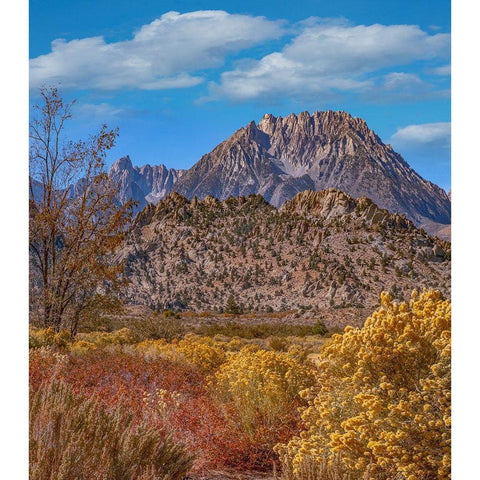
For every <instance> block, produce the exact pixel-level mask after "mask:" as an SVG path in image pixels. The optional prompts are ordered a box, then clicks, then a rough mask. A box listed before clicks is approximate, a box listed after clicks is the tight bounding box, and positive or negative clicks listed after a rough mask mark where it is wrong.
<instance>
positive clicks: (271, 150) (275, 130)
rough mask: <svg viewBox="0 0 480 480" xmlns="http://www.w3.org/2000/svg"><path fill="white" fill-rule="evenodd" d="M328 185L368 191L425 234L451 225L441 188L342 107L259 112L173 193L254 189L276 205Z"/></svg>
mask: <svg viewBox="0 0 480 480" xmlns="http://www.w3.org/2000/svg"><path fill="white" fill-rule="evenodd" d="M330 187H333V188H338V189H340V190H342V191H344V192H346V193H348V194H349V195H351V196H353V197H355V198H358V197H360V196H367V197H368V198H371V199H372V200H373V201H374V202H375V203H376V204H377V205H378V206H379V207H381V208H386V209H388V210H390V211H392V212H397V213H402V214H405V215H407V217H408V218H410V219H411V220H412V221H413V222H414V223H415V224H416V225H417V226H423V225H425V226H426V227H427V228H429V230H430V231H435V230H438V229H439V228H443V227H445V225H448V224H450V199H449V197H448V195H447V194H446V192H445V191H444V190H442V189H441V188H440V187H438V186H437V185H435V184H433V183H431V182H429V181H427V180H425V179H423V178H422V177H421V176H420V175H418V174H417V173H416V172H415V171H414V170H413V169H412V168H411V167H410V166H409V165H408V164H407V163H406V162H405V160H404V159H403V158H402V157H401V155H399V154H398V153H396V152H395V151H394V150H393V148H392V147H391V146H390V145H385V144H384V143H383V142H382V141H381V139H380V138H379V137H378V136H377V135H376V134H375V133H374V132H373V131H372V130H371V129H369V128H368V126H367V124H366V123H365V121H364V120H362V119H359V118H354V117H352V116H351V115H350V114H348V113H346V112H333V111H326V112H315V113H313V115H310V114H309V113H308V112H303V113H301V114H299V115H295V114H291V115H288V116H287V117H284V118H282V117H274V116H273V115H270V114H268V115H265V116H264V117H263V118H262V120H261V121H260V122H259V123H258V125H257V124H256V123H255V122H250V123H249V124H248V125H247V126H246V127H243V128H241V129H240V130H238V131H237V132H235V133H234V134H233V135H232V136H231V137H230V138H228V139H227V140H225V141H224V142H222V143H221V144H220V145H218V146H217V147H215V148H214V149H213V150H212V151H211V152H210V153H208V154H206V155H204V156H203V157H202V158H201V159H200V160H199V161H198V162H197V163H196V164H195V165H194V166H193V167H192V168H190V169H189V170H187V171H186V172H185V173H184V174H183V175H182V176H181V178H180V179H179V180H178V181H177V182H176V183H175V185H174V187H173V190H174V191H176V192H178V193H180V194H181V195H184V196H185V197H187V198H189V199H192V198H193V197H194V196H197V197H198V198H200V199H202V198H204V197H206V196H207V195H212V196H214V197H216V198H218V199H220V200H223V199H226V198H228V197H230V196H238V195H250V194H260V195H262V196H263V197H264V198H265V199H266V200H267V201H268V202H270V203H271V204H272V205H274V206H277V207H278V206H280V205H282V204H283V203H284V202H285V201H286V200H289V199H291V198H292V197H293V196H294V195H295V194H296V193H298V192H301V191H304V190H307V189H312V190H323V189H327V188H330ZM437 224H440V225H437Z"/></svg>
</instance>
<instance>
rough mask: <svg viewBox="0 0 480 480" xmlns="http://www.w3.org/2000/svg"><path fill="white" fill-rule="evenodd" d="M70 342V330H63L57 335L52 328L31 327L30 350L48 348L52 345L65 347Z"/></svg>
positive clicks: (29, 336)
mask: <svg viewBox="0 0 480 480" xmlns="http://www.w3.org/2000/svg"><path fill="white" fill-rule="evenodd" d="M70 341H71V335H70V332H69V331H68V330H61V331H60V332H58V333H57V332H55V330H54V329H53V328H52V327H49V328H35V327H32V326H30V327H29V335H28V344H29V347H30V348H40V347H48V346H52V345H55V346H57V347H65V346H66V345H67V344H68V343H69V342H70Z"/></svg>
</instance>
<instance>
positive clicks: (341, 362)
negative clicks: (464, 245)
mask: <svg viewBox="0 0 480 480" xmlns="http://www.w3.org/2000/svg"><path fill="white" fill-rule="evenodd" d="M450 312H451V305H450V302H449V301H446V300H443V299H442V298H441V295H440V293H439V292H436V291H424V292H423V293H422V294H421V295H418V294H417V293H416V292H414V293H413V294H412V299H411V301H410V302H409V303H408V304H407V303H402V304H397V303H393V302H392V301H391V297H390V295H388V294H386V293H383V294H382V296H381V307H380V308H379V309H378V310H377V311H376V312H374V313H373V315H372V316H371V317H370V318H368V319H367V321H366V322H365V325H364V327H363V328H359V329H355V328H352V327H347V328H346V329H345V333H344V334H343V335H334V336H333V337H332V339H331V341H330V342H329V343H328V344H326V345H325V346H324V347H323V349H322V350H321V352H320V358H319V359H318V360H319V376H318V379H317V382H316V385H315V386H314V387H313V388H312V389H310V390H309V391H308V392H305V396H306V398H307V399H308V401H309V403H308V406H307V407H306V408H305V409H304V411H303V413H302V418H303V420H304V423H305V425H306V430H305V431H303V432H302V433H301V434H300V436H297V437H294V438H293V439H292V440H291V441H290V442H288V443H286V444H283V445H279V446H278V447H277V448H276V450H277V451H278V453H279V455H280V458H281V459H282V461H283V463H284V465H285V466H286V468H291V469H292V472H293V473H294V474H295V475H296V474H297V473H298V476H296V477H295V478H298V479H300V478H302V477H301V476H300V473H299V472H300V470H301V468H302V464H303V463H304V462H305V461H306V460H305V459H308V458H313V459H314V460H315V459H316V460H317V461H318V462H322V461H323V460H322V459H323V456H324V452H325V450H327V451H328V452H329V454H330V455H331V456H332V457H333V455H335V454H340V455H341V456H342V463H343V464H344V466H345V467H346V469H347V470H348V471H349V473H350V475H351V477H352V478H361V477H362V476H363V474H364V472H365V471H366V470H367V468H370V473H369V478H372V479H390V478H397V476H398V478H404V479H407V480H420V479H421V480H425V479H447V478H450Z"/></svg>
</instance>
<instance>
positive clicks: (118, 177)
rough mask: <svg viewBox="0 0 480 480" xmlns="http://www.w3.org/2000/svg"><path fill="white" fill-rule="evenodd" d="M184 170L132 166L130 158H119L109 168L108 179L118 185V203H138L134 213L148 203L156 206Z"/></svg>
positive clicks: (155, 166) (156, 166)
mask: <svg viewBox="0 0 480 480" xmlns="http://www.w3.org/2000/svg"><path fill="white" fill-rule="evenodd" d="M183 172H184V170H176V169H174V168H167V167H165V165H154V166H153V167H152V166H150V165H144V166H143V167H137V166H135V167H134V166H133V165H132V161H131V160H130V157H129V156H128V155H127V156H126V157H122V158H119V159H118V160H117V161H116V162H115V163H114V164H113V165H112V167H111V168H110V172H109V176H110V178H111V179H112V180H113V181H115V182H116V183H117V184H119V186H120V189H119V194H118V196H117V198H118V200H119V201H120V202H126V201H127V200H130V199H133V200H135V201H137V202H138V206H137V207H136V211H139V210H141V209H143V208H144V207H145V206H146V205H147V204H148V203H154V204H156V203H157V202H158V201H159V200H160V199H161V198H163V197H165V195H166V194H167V193H168V192H170V190H171V189H172V187H173V185H174V184H175V183H176V182H177V180H178V179H179V178H180V177H181V176H182V174H183Z"/></svg>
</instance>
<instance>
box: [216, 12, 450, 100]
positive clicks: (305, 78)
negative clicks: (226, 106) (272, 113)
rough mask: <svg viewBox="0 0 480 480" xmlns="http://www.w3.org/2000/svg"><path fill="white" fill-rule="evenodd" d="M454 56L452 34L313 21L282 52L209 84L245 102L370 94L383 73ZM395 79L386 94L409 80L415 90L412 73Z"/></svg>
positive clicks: (218, 95)
mask: <svg viewBox="0 0 480 480" xmlns="http://www.w3.org/2000/svg"><path fill="white" fill-rule="evenodd" d="M449 53H450V35H449V34H444V33H438V34H435V35H430V34H428V33H426V32H424V31H423V30H421V29H420V28H419V27H418V26H415V25H389V26H387V25H378V24H375V25H369V26H366V25H358V26H351V25H348V24H331V23H318V22H317V24H315V22H312V21H311V20H310V22H309V23H308V24H307V26H306V27H305V28H304V29H303V31H302V32H301V33H300V34H299V35H298V36H297V37H296V38H294V40H293V41H292V42H291V43H290V44H289V45H287V46H285V47H284V48H283V49H282V50H281V51H279V52H275V53H272V54H269V55H266V56H265V57H263V58H262V59H260V60H251V61H249V62H246V61H244V62H242V63H239V64H238V65H237V66H236V68H235V69H234V70H231V71H228V72H224V73H223V74H222V76H221V80H220V83H211V84H210V90H211V96H212V97H213V98H221V97H224V98H229V99H230V100H233V101H242V100H252V99H262V98H265V97H270V98H271V97H279V96H282V95H288V96H290V97H292V96H294V97H303V96H312V95H321V96H325V95H332V94H335V92H345V91H352V92H362V91H365V92H368V91H369V90H370V89H372V88H373V87H374V86H375V85H376V84H378V83H379V82H381V81H382V78H381V77H378V76H377V77H372V74H377V75H378V72H379V71H380V70H382V69H386V68H392V67H395V66H401V65H408V64H411V63H413V62H416V61H427V60H430V59H438V58H448V57H449ZM394 75H397V77H396V78H395V76H391V77H390V78H384V79H383V82H384V87H385V88H386V89H387V90H388V89H390V90H392V89H393V88H394V87H395V84H397V86H398V85H399V84H400V83H402V84H403V86H404V85H405V82H406V81H407V80H408V82H409V83H410V87H412V81H415V78H414V76H410V77H408V75H409V74H404V73H400V74H394ZM401 76H403V78H401ZM417 78H418V77H417ZM417 83H418V84H421V83H422V81H421V79H419V78H418V82H417Z"/></svg>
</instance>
